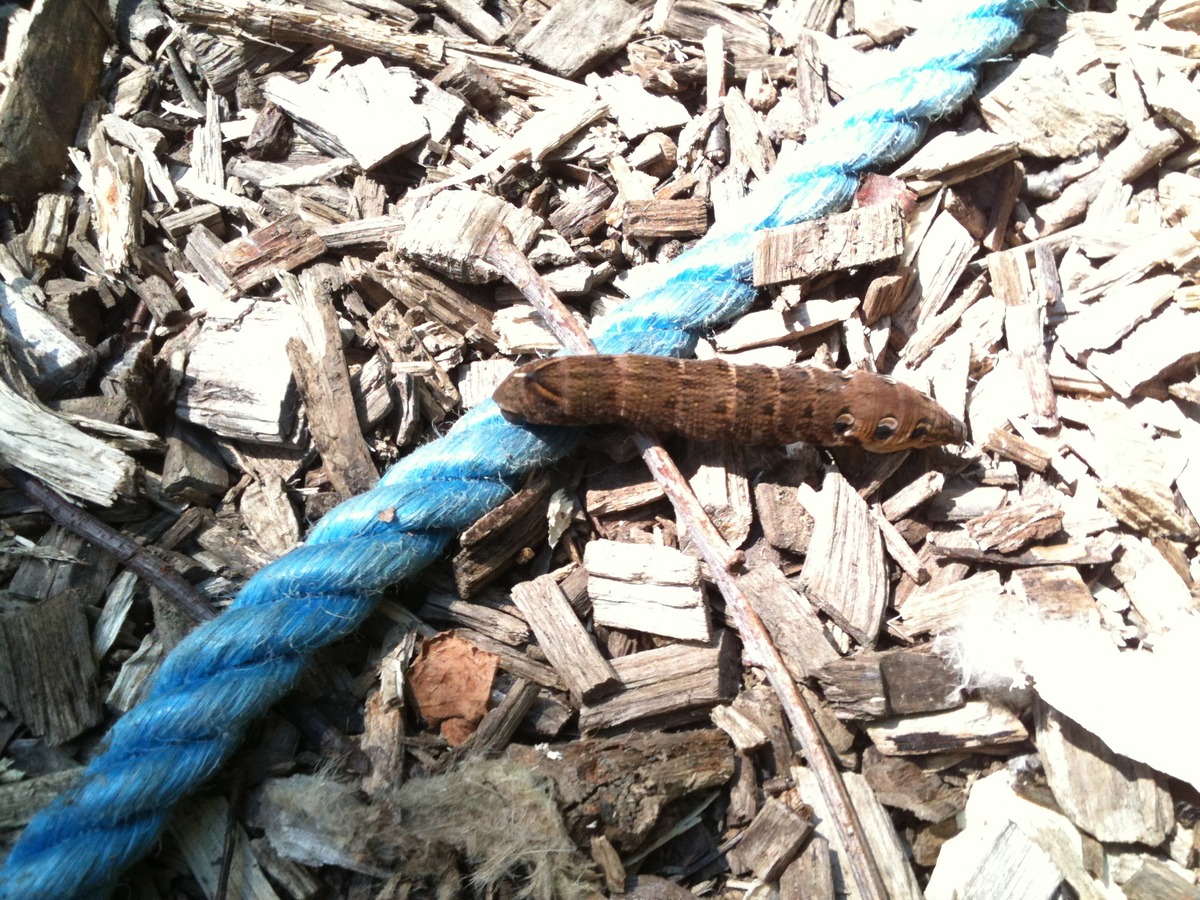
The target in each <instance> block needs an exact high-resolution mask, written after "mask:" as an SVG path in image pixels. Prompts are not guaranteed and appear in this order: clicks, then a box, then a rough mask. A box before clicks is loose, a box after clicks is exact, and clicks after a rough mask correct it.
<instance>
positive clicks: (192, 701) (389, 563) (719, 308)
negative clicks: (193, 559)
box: [0, 0, 1045, 900]
mask: <svg viewBox="0 0 1200 900" xmlns="http://www.w3.org/2000/svg"><path fill="white" fill-rule="evenodd" d="M1044 2H1045V0H989V2H975V3H966V2H962V0H959V2H956V3H947V2H945V0H938V3H937V4H933V3H931V4H929V6H935V5H936V6H940V7H943V8H950V10H951V13H950V14H949V15H948V17H947V19H946V20H945V22H944V23H942V24H941V25H940V26H930V27H927V28H925V29H922V31H921V32H919V33H918V34H916V35H914V36H913V37H911V38H909V39H908V40H907V41H905V43H904V44H903V46H902V47H900V48H899V49H898V50H897V51H896V52H895V53H894V54H893V57H892V59H893V60H894V62H895V64H896V68H895V69H894V70H893V71H894V72H895V73H896V74H894V75H893V76H892V77H890V78H888V79H886V80H884V81H881V82H879V83H877V84H875V85H872V86H871V87H868V88H866V89H865V90H863V91H861V92H859V93H857V94H854V95H852V96H850V97H847V98H846V99H845V100H844V101H843V102H842V103H840V104H839V105H838V106H837V107H835V108H834V109H833V110H832V111H831V112H830V113H829V114H828V115H827V116H826V118H825V119H824V120H823V121H822V123H821V125H820V126H819V128H817V129H815V130H814V131H813V132H812V133H811V134H810V135H809V138H808V143H807V144H805V145H804V146H803V147H802V148H800V150H799V151H798V152H797V153H795V154H793V156H792V158H790V159H787V160H784V159H781V160H780V162H779V165H777V167H776V169H775V171H774V172H773V173H772V174H771V176H770V177H769V178H768V179H767V180H766V181H765V182H764V183H763V184H761V185H759V187H758V188H757V189H756V190H755V191H754V192H753V193H752V194H751V195H750V196H749V197H747V198H746V200H745V201H743V204H742V205H741V207H740V208H739V210H738V215H736V216H730V217H728V218H726V219H725V220H723V221H721V222H718V223H717V225H716V226H715V227H714V228H713V230H712V231H711V232H710V233H709V234H708V236H706V237H705V238H704V239H703V240H702V241H700V242H699V243H698V244H697V245H696V246H695V247H693V248H692V249H691V250H689V251H688V252H686V253H684V254H682V255H681V256H679V257H678V258H677V259H675V260H674V261H673V262H672V263H671V264H670V265H669V266H667V267H665V270H664V274H663V276H662V278H661V279H660V280H659V281H658V282H657V284H656V286H654V287H652V288H651V289H650V290H648V291H646V292H645V293H643V294H642V295H641V296H640V297H638V298H637V299H635V300H631V301H630V302H628V303H626V304H624V305H622V306H621V307H620V308H619V309H618V310H616V312H615V313H613V314H612V315H611V316H609V317H607V318H606V319H605V320H604V321H602V322H600V323H598V327H599V333H598V334H597V335H596V336H595V340H596V345H597V347H598V348H599V349H600V351H601V352H603V353H635V352H636V353H655V354H660V355H671V356H683V355H687V354H690V353H691V352H692V350H693V348H694V346H695V342H696V338H697V336H698V335H699V334H701V333H703V332H704V331H706V330H708V329H710V328H711V327H712V326H714V325H716V324H717V323H719V322H724V321H727V320H729V319H731V318H733V317H735V316H737V315H739V314H740V313H742V312H744V311H745V310H746V309H747V308H748V307H749V305H750V303H751V301H752V300H753V298H754V293H755V291H754V287H753V285H752V284H751V280H750V270H751V258H752V255H753V244H754V235H753V232H754V231H756V230H758V229H761V228H768V227H773V226H777V225H783V224H787V223H791V222H798V221H802V220H805V219H811V218H814V217H816V216H819V215H824V214H826V213H828V212H831V211H834V210H837V209H840V208H842V207H844V206H845V205H846V204H847V203H849V201H850V200H851V198H852V197H853V195H854V191H855V189H856V187H857V185H858V178H859V175H860V174H861V173H862V172H864V171H866V170H867V169H870V168H874V167H878V166H880V165H881V164H886V163H889V162H893V161H895V160H897V159H899V158H900V157H902V156H904V155H906V154H908V153H910V152H911V151H912V150H913V149H914V148H915V147H916V146H917V143H918V142H919V141H920V139H921V137H922V134H923V132H924V128H925V125H926V124H927V122H928V121H929V120H931V119H934V118H937V117H938V116H942V115H945V114H946V113H948V112H950V111H952V110H955V109H957V108H958V107H959V106H961V105H962V103H963V102H964V101H965V100H966V99H967V97H968V96H969V95H970V94H971V92H972V91H973V90H974V88H975V84H976V81H977V79H978V69H979V65H980V64H981V63H982V62H984V61H985V60H987V59H991V58H993V57H995V56H997V55H999V54H1001V53H1003V52H1005V51H1006V50H1007V49H1008V47H1009V46H1010V45H1011V44H1012V42H1013V40H1014V39H1015V38H1016V37H1017V35H1018V33H1019V31H1020V28H1021V25H1022V23H1023V19H1024V15H1025V13H1027V12H1029V11H1031V10H1033V9H1035V8H1037V7H1039V6H1041V5H1042V4H1043V3H1044ZM574 439H575V432H573V431H572V430H570V429H554V428H525V427H520V426H517V425H513V424H511V423H510V422H508V421H507V420H505V419H504V417H503V416H502V415H501V414H500V412H499V410H498V409H497V408H496V406H495V404H493V403H491V402H488V403H485V404H483V405H482V406H479V407H476V408H475V409H473V410H471V411H470V412H468V413H467V414H466V415H464V416H463V417H462V418H461V419H460V420H459V421H458V422H457V423H456V424H455V426H454V427H453V428H452V429H451V430H450V432H449V433H448V434H447V435H446V436H445V437H443V438H441V439H440V440H436V441H433V442H432V443H429V444H426V445H425V446H423V447H421V448H420V449H418V450H416V451H414V452H413V453H412V454H411V455H409V456H408V457H406V458H405V459H404V460H402V461H401V462H399V463H398V464H397V465H395V466H393V467H392V469H391V470H390V471H388V473H387V474H386V475H385V476H384V477H383V479H382V480H381V481H380V483H379V485H378V486H377V487H376V488H375V489H373V490H372V491H370V492H369V493H367V494H364V495H362V496H360V497H355V498H353V499H352V500H349V501H347V502H346V503H343V504H342V505H341V506H339V507H337V508H336V509H334V510H333V511H331V512H330V513H329V514H328V515H326V516H325V518H324V519H322V520H321V521H320V522H319V523H318V524H317V526H316V527H315V528H314V529H313V530H312V532H311V533H310V534H309V537H308V541H307V543H306V544H305V545H304V546H302V547H299V548H297V549H296V550H294V551H292V552H291V553H289V554H288V555H287V556H285V557H284V558H282V559H280V560H279V561H277V562H275V563H272V564H271V565H269V566H267V567H266V568H264V569H263V570H262V571H260V572H259V573H258V574H257V575H255V576H254V577H253V578H251V579H250V581H248V582H247V583H246V585H245V587H244V588H243V589H242V591H241V593H240V594H239V595H238V597H237V599H236V600H235V601H234V603H233V605H232V606H231V607H230V608H229V610H228V611H227V612H225V613H224V614H223V615H222V616H220V617H219V618H217V619H215V620H214V621H212V622H209V623H207V624H206V625H203V626H202V627H200V628H197V629H196V630H195V631H194V632H192V633H191V634H190V635H189V636H188V637H187V638H186V639H185V640H184V641H182V642H181V643H180V644H179V646H178V647H176V648H175V650H174V652H172V653H171V655H170V656H169V657H168V658H167V660H166V662H165V663H164V665H163V667H162V670H161V672H160V673H159V675H158V677H157V678H156V679H155V682H154V685H153V687H152V689H151V691H150V694H149V696H148V697H147V698H146V700H145V701H143V702H142V703H141V704H140V705H139V706H137V707H136V708H135V709H133V710H131V711H130V712H129V713H128V714H127V715H125V716H124V717H122V718H121V719H120V720H119V721H118V722H117V724H116V725H115V726H114V727H113V729H112V730H111V731H110V732H109V734H108V736H107V738H106V743H105V749H104V750H103V752H101V753H100V754H99V755H98V756H96V757H95V758H94V759H93V760H92V762H91V764H90V765H89V766H88V767H87V769H86V771H85V774H84V776H83V778H82V779H81V780H80V782H79V783H78V784H77V785H76V786H75V787H73V788H71V789H69V790H68V791H66V792H65V793H64V794H63V795H62V796H60V797H59V798H57V799H56V800H55V801H53V802H52V803H51V804H50V805H49V806H48V807H46V808H45V809H44V810H43V811H42V812H40V813H39V814H38V815H37V816H36V817H35V818H34V819H33V821H32V822H31V823H30V824H29V826H28V827H27V828H26V829H25V832H24V834H23V835H22V836H21V839H20V841H19V842H18V843H17V845H16V847H15V848H14V849H13V851H12V853H11V855H10V856H9V858H8V860H7V862H6V863H5V868H4V870H3V871H2V872H0V877H2V879H3V880H2V881H0V898H5V900H13V898H46V900H63V898H67V897H79V896H86V897H95V896H103V895H104V894H105V893H106V892H107V890H108V889H109V888H110V887H111V886H112V884H114V883H115V881H116V879H117V878H118V876H119V875H120V873H121V871H122V870H123V869H124V868H125V867H126V866H128V865H129V864H130V863H132V862H133V861H135V860H136V859H138V858H139V857H141V856H142V855H143V854H145V853H146V852H147V851H148V850H149V849H150V848H151V846H152V845H153V844H154V842H155V840H156V839H157V837H158V835H159V832H160V831H161V829H162V827H163V825H164V824H165V823H166V820H167V817H168V816H169V815H170V812H171V808H172V806H174V804H175V803H176V802H177V801H178V800H179V799H180V798H182V797H183V796H184V795H186V794H188V793H190V792H191V791H193V790H194V789H195V788H196V787H197V786H198V785H199V784H200V783H201V782H203V781H204V780H205V779H207V778H209V777H210V776H211V775H213V774H214V773H215V772H216V771H217V770H218V769H219V768H220V767H221V765H222V764H223V763H224V762H225V760H226V759H227V758H228V756H229V755H230V753H232V752H233V750H234V748H235V747H236V746H237V744H238V742H239V741H240V740H241V738H242V735H243V733H244V732H245V730H246V728H247V727H248V725H249V724H250V723H251V722H252V721H253V720H254V719H256V718H257V717H258V716H259V715H261V714H262V713H263V712H264V711H266V710H267V709H268V708H269V707H270V706H271V705H272V704H274V703H275V702H276V701H277V700H279V699H280V698H281V697H282V696H283V695H284V694H285V693H287V692H288V691H289V690H290V689H291V687H292V685H293V684H294V683H295V680H296V678H297V676H298V675H299V673H300V671H301V670H302V669H303V667H304V665H305V662H306V659H307V657H308V655H309V654H310V653H312V652H313V651H314V650H316V649H318V648H320V647H323V646H326V645H327V644H330V643H332V642H334V641H336V640H338V639H339V638H341V637H343V636H345V635H347V634H350V633H351V632H353V631H354V630H355V629H356V628H357V627H358V626H359V624H360V623H361V622H362V621H363V619H364V618H366V616H367V615H368V614H369V613H370V612H371V610H372V609H373V608H374V606H375V603H376V601H377V600H378V599H379V596H380V594H381V592H382V591H383V590H384V588H386V587H387V586H388V585H391V584H394V583H395V582H397V581H400V580H402V579H404V578H408V577H411V576H412V575H414V574H416V573H417V572H419V571H420V570H421V569H422V568H424V567H425V566H427V565H429V564H430V563H431V562H433V561H434V560H436V559H437V558H438V557H439V556H440V555H441V554H442V552H443V550H445V548H446V546H447V545H448V544H449V542H450V541H451V540H452V539H453V537H454V536H455V535H457V534H459V533H460V532H461V531H462V530H463V529H465V528H466V527H467V526H469V525H470V524H471V523H472V522H474V521H475V520H476V519H478V518H479V517H480V516H481V515H483V514H484V513H485V512H487V511H488V510H490V509H492V508H493V507H495V506H496V505H497V504H499V503H501V502H502V501H503V500H505V499H507V498H508V497H509V496H511V494H512V492H513V489H514V487H515V485H516V484H518V483H519V482H520V480H521V478H522V476H523V475H524V474H525V473H527V472H528V471H530V470H531V469H536V468H538V467H541V466H545V465H547V464H548V463H551V462H553V461H554V460H557V459H559V458H560V457H561V456H562V455H563V454H564V453H566V452H567V451H568V450H569V449H570V448H571V446H572V445H573V443H574Z"/></svg>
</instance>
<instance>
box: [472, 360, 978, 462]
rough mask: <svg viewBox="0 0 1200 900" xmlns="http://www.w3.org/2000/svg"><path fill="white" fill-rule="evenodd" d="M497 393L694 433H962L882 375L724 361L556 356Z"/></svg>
mask: <svg viewBox="0 0 1200 900" xmlns="http://www.w3.org/2000/svg"><path fill="white" fill-rule="evenodd" d="M494 398H495V400H496V403H497V404H498V405H499V407H500V409H501V410H503V411H504V412H505V413H506V414H508V415H510V416H512V417H515V418H519V419H523V420H525V421H527V422H532V423H535V424H539V425H594V424H601V423H607V422H613V423H618V424H621V425H627V426H629V427H630V428H637V429H643V430H646V431H656V432H672V433H675V434H681V435H683V436H684V437H687V438H690V439H692V440H696V441H717V440H728V441H740V442H742V443H745V444H790V443H793V442H794V441H807V442H808V443H811V444H820V445H822V446H826V447H836V446H841V445H846V444H854V445H857V446H860V447H862V448H864V449H866V450H871V451H873V452H875V453H889V452H891V451H894V450H907V449H910V448H917V447H931V446H934V445H935V444H961V443H962V442H963V441H964V440H965V439H966V429H965V428H964V427H963V424H962V422H960V421H958V419H956V418H954V416H952V415H950V414H949V413H948V412H946V411H945V410H944V409H942V408H941V407H940V406H938V405H937V404H936V403H935V402H934V401H933V400H931V399H929V398H928V397H926V396H925V395H924V394H922V393H921V392H920V391H917V390H914V389H913V388H911V387H909V386H908V385H904V384H899V383H898V382H896V381H893V380H892V379H890V378H887V377H885V376H883V375H873V374H871V373H869V372H855V373H854V374H852V375H847V374H845V373H844V372H831V371H828V370H825V369H817V368H811V367H792V368H786V369H774V368H770V367H768V366H741V365H733V364H732V363H728V362H725V361H724V360H721V359H706V360H696V359H686V360H685V359H671V358H669V357H662V356H635V355H626V356H557V357H553V358H551V359H543V360H539V361H537V362H533V363H528V364H527V365H524V366H521V367H520V368H518V369H517V370H516V371H515V372H513V373H512V374H511V375H509V376H508V378H506V379H505V380H504V381H503V382H502V383H501V384H500V386H499V387H498V388H497V389H496V393H495V394H494Z"/></svg>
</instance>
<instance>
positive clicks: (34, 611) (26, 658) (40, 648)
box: [0, 591, 103, 744]
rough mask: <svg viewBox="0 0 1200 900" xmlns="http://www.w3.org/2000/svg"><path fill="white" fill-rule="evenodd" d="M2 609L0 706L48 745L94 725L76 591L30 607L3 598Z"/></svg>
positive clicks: (89, 662) (89, 664)
mask: <svg viewBox="0 0 1200 900" xmlns="http://www.w3.org/2000/svg"><path fill="white" fill-rule="evenodd" d="M4 607H5V610H4V613H3V615H0V646H2V647H3V652H0V701H3V703H4V706H5V707H6V708H7V709H9V710H11V711H12V713H13V714H14V715H16V716H17V717H18V718H20V720H21V721H22V722H24V723H25V724H26V725H27V726H29V729H30V731H32V732H33V733H34V734H36V735H38V736H39V737H42V738H44V739H45V740H46V741H47V742H48V743H50V744H61V743H63V742H64V741H68V740H70V739H71V738H73V737H76V736H78V735H79V734H81V733H82V732H84V731H86V730H87V729H88V728H91V727H92V726H93V725H95V724H97V723H98V722H99V721H100V719H101V716H102V714H103V707H102V706H101V703H100V694H99V692H98V691H97V689H96V666H95V662H94V660H93V658H92V647H91V639H90V638H89V636H88V623H87V617H86V616H85V615H84V611H83V604H82V602H81V599H80V596H79V594H78V592H75V591H63V592H61V593H58V594H57V595H56V596H53V597H51V598H49V599H46V600H42V601H41V602H39V603H35V604H29V603H25V602H21V601H17V600H14V599H5V601H4Z"/></svg>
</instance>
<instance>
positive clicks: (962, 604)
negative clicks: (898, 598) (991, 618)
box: [892, 570, 1001, 640]
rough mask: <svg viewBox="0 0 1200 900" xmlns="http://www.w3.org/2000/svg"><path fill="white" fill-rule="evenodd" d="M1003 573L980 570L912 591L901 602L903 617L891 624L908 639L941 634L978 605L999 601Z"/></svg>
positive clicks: (900, 610) (900, 611) (900, 608)
mask: <svg viewBox="0 0 1200 900" xmlns="http://www.w3.org/2000/svg"><path fill="white" fill-rule="evenodd" d="M1000 597H1001V587H1000V574H999V573H998V572H996V571H994V570H990V571H986V572H979V573H978V574H976V575H972V576H971V577H970V578H964V579H962V580H961V581H956V582H953V583H951V584H949V585H945V586H941V587H937V586H936V585H934V586H932V589H931V590H927V591H922V592H921V593H919V594H913V595H910V596H909V597H908V598H907V599H906V600H905V601H904V602H903V603H899V604H898V608H899V613H900V621H899V622H896V623H895V624H894V625H893V626H892V627H893V628H894V629H895V630H896V632H897V633H899V634H901V635H903V636H904V637H906V638H908V639H910V640H911V639H912V638H914V637H916V636H917V635H921V634H940V633H941V632H944V631H948V630H949V629H951V628H953V627H954V626H955V625H956V624H957V623H959V622H960V621H962V620H963V618H964V617H966V616H968V615H969V614H970V612H971V610H972V609H973V608H975V607H977V606H986V605H987V604H989V603H998V602H999V601H1000Z"/></svg>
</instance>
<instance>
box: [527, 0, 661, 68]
mask: <svg viewBox="0 0 1200 900" xmlns="http://www.w3.org/2000/svg"><path fill="white" fill-rule="evenodd" d="M640 19H641V14H640V12H639V11H638V10H637V8H636V7H634V6H631V5H629V4H628V3H625V2H624V0H562V2H561V3H557V4H555V5H554V7H553V8H552V9H551V10H550V12H549V13H547V14H546V15H545V16H543V17H542V20H541V21H540V22H538V24H537V25H536V26H534V27H533V29H531V30H530V32H529V33H528V34H526V35H525V36H524V37H523V38H521V40H520V41H518V42H517V50H518V51H520V52H521V53H524V54H525V55H526V56H528V57H530V58H532V59H535V60H537V61H538V62H539V63H541V64H542V65H543V66H545V67H546V68H547V69H549V70H550V71H551V72H554V73H556V74H558V75H561V76H563V77H564V78H575V77H576V76H578V75H581V74H583V73H584V72H587V71H590V70H591V69H594V68H595V67H596V66H597V65H599V64H600V63H602V62H603V61H604V60H606V59H608V58H609V57H610V56H613V55H614V54H616V53H618V52H619V51H621V50H623V49H624V47H625V45H626V44H627V43H629V41H630V40H631V39H632V38H633V36H634V34H635V33H636V32H637V27H638V22H639V20H640Z"/></svg>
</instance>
